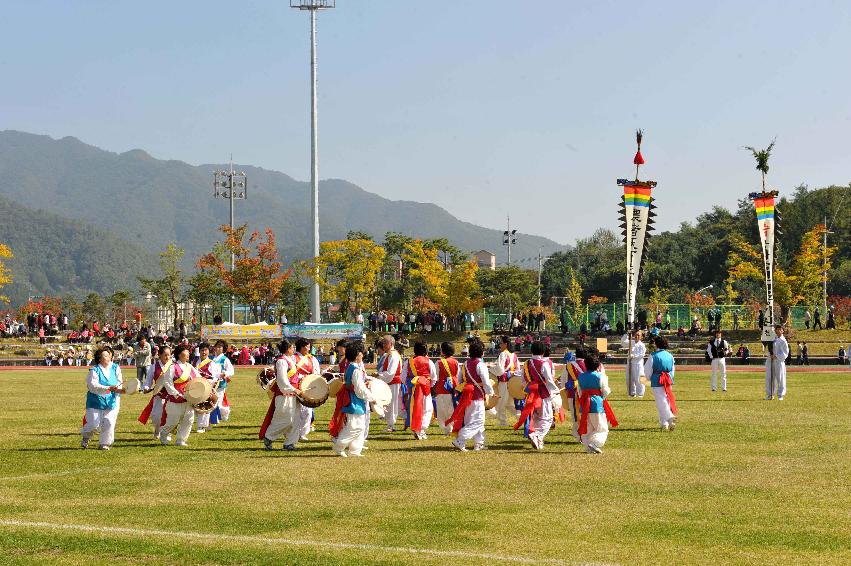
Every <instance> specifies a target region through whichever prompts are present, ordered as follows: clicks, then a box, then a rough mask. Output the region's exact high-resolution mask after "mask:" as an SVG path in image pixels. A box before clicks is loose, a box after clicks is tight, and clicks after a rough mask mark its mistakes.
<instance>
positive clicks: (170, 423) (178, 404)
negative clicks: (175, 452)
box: [160, 344, 201, 446]
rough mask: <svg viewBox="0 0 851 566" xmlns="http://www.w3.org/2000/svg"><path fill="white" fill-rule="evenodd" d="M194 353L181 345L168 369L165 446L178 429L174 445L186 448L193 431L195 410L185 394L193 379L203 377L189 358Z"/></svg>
mask: <svg viewBox="0 0 851 566" xmlns="http://www.w3.org/2000/svg"><path fill="white" fill-rule="evenodd" d="M191 353H192V351H191V349H190V348H189V345H188V344H179V345H178V346H177V347H176V348H175V349H174V357H175V360H176V361H175V362H174V363H173V364H172V365H171V367H170V368H168V371H167V372H166V374H165V379H164V381H163V387H164V388H165V390H166V392H167V393H168V401H167V402H166V405H165V412H166V420H165V425H163V427H162V429H161V430H160V442H161V443H163V444H164V445H167V444H168V443H169V435H170V434H171V431H172V430H174V429H175V428H177V435H176V440H175V443H174V445H175V446H186V440H187V439H188V438H189V433H190V432H191V431H192V422H193V421H194V420H195V409H194V408H193V407H192V405H190V404H189V403H187V402H186V397H184V396H183V392H184V391H185V390H186V386H187V385H189V382H190V381H192V380H193V379H200V378H201V375H200V374H199V373H198V370H197V369H195V368H194V367H193V366H192V364H190V363H189V356H190V354H191Z"/></svg>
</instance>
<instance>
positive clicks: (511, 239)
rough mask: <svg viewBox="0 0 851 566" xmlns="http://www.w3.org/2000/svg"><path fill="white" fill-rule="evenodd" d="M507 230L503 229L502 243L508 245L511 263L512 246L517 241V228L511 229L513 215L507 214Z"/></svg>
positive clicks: (509, 262) (509, 261)
mask: <svg viewBox="0 0 851 566" xmlns="http://www.w3.org/2000/svg"><path fill="white" fill-rule="evenodd" d="M506 220H507V225H506V228H508V229H507V230H503V231H502V245H503V246H508V265H511V246H512V245H514V244H516V243H517V230H512V229H511V215H510V214H507V215H506Z"/></svg>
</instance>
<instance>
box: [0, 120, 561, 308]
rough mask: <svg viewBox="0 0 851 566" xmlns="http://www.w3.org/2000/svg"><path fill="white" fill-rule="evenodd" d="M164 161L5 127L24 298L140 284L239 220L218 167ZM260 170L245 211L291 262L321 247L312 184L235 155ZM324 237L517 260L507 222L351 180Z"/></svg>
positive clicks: (4, 156)
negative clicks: (481, 219)
mask: <svg viewBox="0 0 851 566" xmlns="http://www.w3.org/2000/svg"><path fill="white" fill-rule="evenodd" d="M224 168H227V166H226V165H221V164H218V165H217V164H210V165H199V166H193V165H190V164H188V163H184V162H182V161H175V160H159V159H155V158H153V157H151V156H150V155H149V154H148V153H146V152H145V151H142V150H139V149H135V150H131V151H127V152H124V153H114V152H110V151H106V150H103V149H100V148H97V147H94V146H91V145H88V144H85V143H83V142H81V141H80V140H78V139H76V138H73V137H65V138H62V139H58V140H57V139H54V138H51V137H49V136H44V135H35V134H30V133H25V132H19V131H11V130H7V131H2V132H0V176H2V177H0V178H2V179H3V183H0V198H2V200H0V214H2V217H4V218H5V219H6V220H5V222H4V224H5V228H6V229H5V230H3V235H2V236H0V241H2V242H3V243H6V244H8V245H9V246H10V247H11V248H12V251H13V252H14V253H15V258H14V259H12V260H10V262H9V265H10V267H11V269H12V270H13V272H14V274H15V279H16V280H15V283H13V284H12V285H10V286H8V287H7V288H5V289H4V294H6V295H9V297H10V298H11V299H12V301H13V303H15V304H19V303H21V302H23V301H25V300H26V295H28V294H66V293H74V294H78V293H83V292H86V291H92V290H93V291H96V292H99V293H108V292H110V289H114V288H131V289H132V288H135V287H136V285H135V281H136V276H137V275H143V274H145V273H149V272H150V270H151V269H155V266H156V258H157V253H158V252H159V251H161V250H162V249H163V248H164V247H165V246H166V245H167V244H168V243H170V242H175V243H177V245H179V246H180V247H182V248H184V249H185V250H186V267H187V269H189V270H191V269H192V264H193V263H194V261H195V260H196V259H197V258H198V257H199V256H200V255H202V254H204V253H206V252H208V251H209V250H210V248H211V246H212V245H213V243H214V242H216V241H218V240H219V239H220V236H221V233H220V232H219V231H218V230H217V228H218V226H219V225H221V224H223V223H227V222H228V205H227V202H226V201H225V200H222V199H215V198H213V190H212V188H213V187H212V179H213V171H214V170H217V169H224ZM235 168H236V169H237V170H241V171H245V173H246V175H247V177H248V198H247V199H246V200H244V201H237V202H236V222H237V224H241V223H244V222H247V223H248V225H249V228H250V229H260V230H262V229H264V228H266V227H267V226H268V227H271V228H272V229H273V230H274V231H275V234H276V236H277V241H278V247H279V250H280V251H281V254H282V256H283V258H284V261H285V262H289V261H291V260H294V259H302V258H305V257H307V256H308V255H309V254H310V249H311V247H310V246H311V241H310V238H311V233H312V231H311V228H310V221H311V220H310V218H311V217H310V185H309V183H307V182H301V181H297V180H295V179H293V178H292V177H289V176H288V175H286V174H284V173H280V172H277V171H270V170H267V169H262V168H259V167H253V166H249V165H235ZM319 194H320V203H319V206H320V237H321V239H322V240H336V239H341V238H345V236H346V234H347V233H348V232H349V231H350V230H360V231H363V232H366V233H368V234H370V235H371V236H372V237H373V238H375V239H376V240H377V241H382V240H383V238H384V234H385V233H386V232H390V231H392V232H402V233H404V234H407V235H410V236H414V237H419V238H447V239H448V240H449V241H450V242H451V243H453V244H454V245H456V246H458V247H460V248H461V249H464V250H469V251H471V252H472V251H477V250H480V249H486V250H489V251H491V252H493V253H495V254H496V255H497V261H498V262H503V261H504V260H505V250H504V247H503V246H502V231H501V230H495V229H489V228H485V227H481V226H476V225H474V224H471V223H469V222H463V221H461V220H459V219H457V218H455V217H454V216H452V214H451V213H450V212H448V211H446V210H444V209H443V208H441V207H439V206H436V205H434V204H429V203H420V202H413V201H404V200H399V201H394V200H389V199H386V198H383V197H380V196H378V195H376V194H373V193H370V192H368V191H366V190H364V189H362V188H361V187H358V186H357V185H354V184H352V183H349V182H347V181H345V180H341V179H327V180H323V181H321V182H320V193H319ZM519 236H520V237H518V241H517V244H516V245H515V246H513V249H512V256H513V257H514V258H524V257H533V256H537V254H538V250H539V248H543V250H544V252H545V253H549V252H554V251H558V250H561V249H564V246H562V245H560V244H558V243H556V242H554V241H552V240H549V239H547V238H543V237H540V236H533V235H527V234H522V235H519Z"/></svg>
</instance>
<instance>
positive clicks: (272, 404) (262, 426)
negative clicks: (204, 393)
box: [222, 356, 298, 440]
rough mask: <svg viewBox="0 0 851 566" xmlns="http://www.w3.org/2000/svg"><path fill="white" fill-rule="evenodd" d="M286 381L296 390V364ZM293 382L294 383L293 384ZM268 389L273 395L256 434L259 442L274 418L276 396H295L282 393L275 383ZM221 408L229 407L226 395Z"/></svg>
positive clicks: (288, 373) (280, 357)
mask: <svg viewBox="0 0 851 566" xmlns="http://www.w3.org/2000/svg"><path fill="white" fill-rule="evenodd" d="M282 358H284V356H279V357H278V359H279V360H280V359H282ZM287 379H289V380H290V383H291V384H292V386H293V387H295V388H298V365H297V364H296V367H295V368H293V369H290V370H289V371H288V372H287ZM293 381H295V383H293ZM269 389H270V390H271V391H272V392H273V393H274V395H272V400H271V401H270V402H269V408H268V409H266V416H265V417H263V422H262V423H260V433H259V434H258V438H260V440H263V438H264V437H265V436H266V431H267V430H268V429H269V425H270V424H272V417H273V416H275V399H276V398H277V397H278V395H284V396H289V397H292V396H294V395H295V394H294V393H284V392H282V391H281V389H280V388H279V387H278V383H277V382H273V383H272V387H270V388H269ZM222 406H223V407H228V406H230V403H228V402H227V394H225V398H224V399H222Z"/></svg>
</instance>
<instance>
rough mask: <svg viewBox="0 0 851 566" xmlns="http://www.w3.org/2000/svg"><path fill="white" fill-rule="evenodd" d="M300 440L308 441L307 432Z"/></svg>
mask: <svg viewBox="0 0 851 566" xmlns="http://www.w3.org/2000/svg"><path fill="white" fill-rule="evenodd" d="M299 440H301V441H302V442H307V435H306V434H305V435H304V436H302V437H300V438H299Z"/></svg>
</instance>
